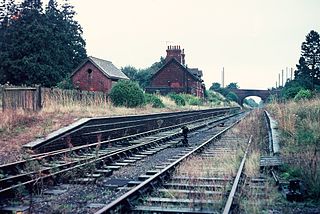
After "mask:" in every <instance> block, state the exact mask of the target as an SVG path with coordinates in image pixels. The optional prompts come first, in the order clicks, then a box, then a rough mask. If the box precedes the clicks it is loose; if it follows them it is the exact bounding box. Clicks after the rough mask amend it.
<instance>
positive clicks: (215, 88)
mask: <svg viewBox="0 0 320 214" xmlns="http://www.w3.org/2000/svg"><path fill="white" fill-rule="evenodd" d="M220 88H221V84H220V83H218V82H214V83H212V85H211V86H210V88H209V90H212V91H217V90H219V89H220Z"/></svg>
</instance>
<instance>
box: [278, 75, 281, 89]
mask: <svg viewBox="0 0 320 214" xmlns="http://www.w3.org/2000/svg"><path fill="white" fill-rule="evenodd" d="M278 79H279V81H278V83H279V87H280V86H281V85H280V83H281V82H280V73H279V74H278Z"/></svg>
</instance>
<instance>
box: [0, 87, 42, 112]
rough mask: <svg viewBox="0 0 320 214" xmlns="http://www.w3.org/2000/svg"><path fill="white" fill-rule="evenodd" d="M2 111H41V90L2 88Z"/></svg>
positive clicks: (35, 88)
mask: <svg viewBox="0 0 320 214" xmlns="http://www.w3.org/2000/svg"><path fill="white" fill-rule="evenodd" d="M0 92H1V96H0V99H1V105H2V110H3V111H4V110H6V109H13V110H15V109H24V110H32V111H39V110H40V109H41V107H42V105H41V103H42V101H41V88H40V87H39V86H37V87H15V86H0Z"/></svg>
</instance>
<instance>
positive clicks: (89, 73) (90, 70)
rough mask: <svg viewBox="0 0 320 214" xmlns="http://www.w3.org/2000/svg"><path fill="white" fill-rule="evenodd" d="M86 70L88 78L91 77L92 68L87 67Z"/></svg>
mask: <svg viewBox="0 0 320 214" xmlns="http://www.w3.org/2000/svg"><path fill="white" fill-rule="evenodd" d="M87 72H88V78H89V79H92V69H90V68H89V69H88V70H87Z"/></svg>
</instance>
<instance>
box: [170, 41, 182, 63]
mask: <svg viewBox="0 0 320 214" xmlns="http://www.w3.org/2000/svg"><path fill="white" fill-rule="evenodd" d="M172 58H175V59H176V60H177V61H178V62H179V63H182V64H184V63H185V62H184V51H183V53H182V54H181V49H180V45H179V46H178V45H175V46H171V45H170V46H168V49H167V56H166V59H165V61H166V62H168V61H169V60H171V59H172Z"/></svg>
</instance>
